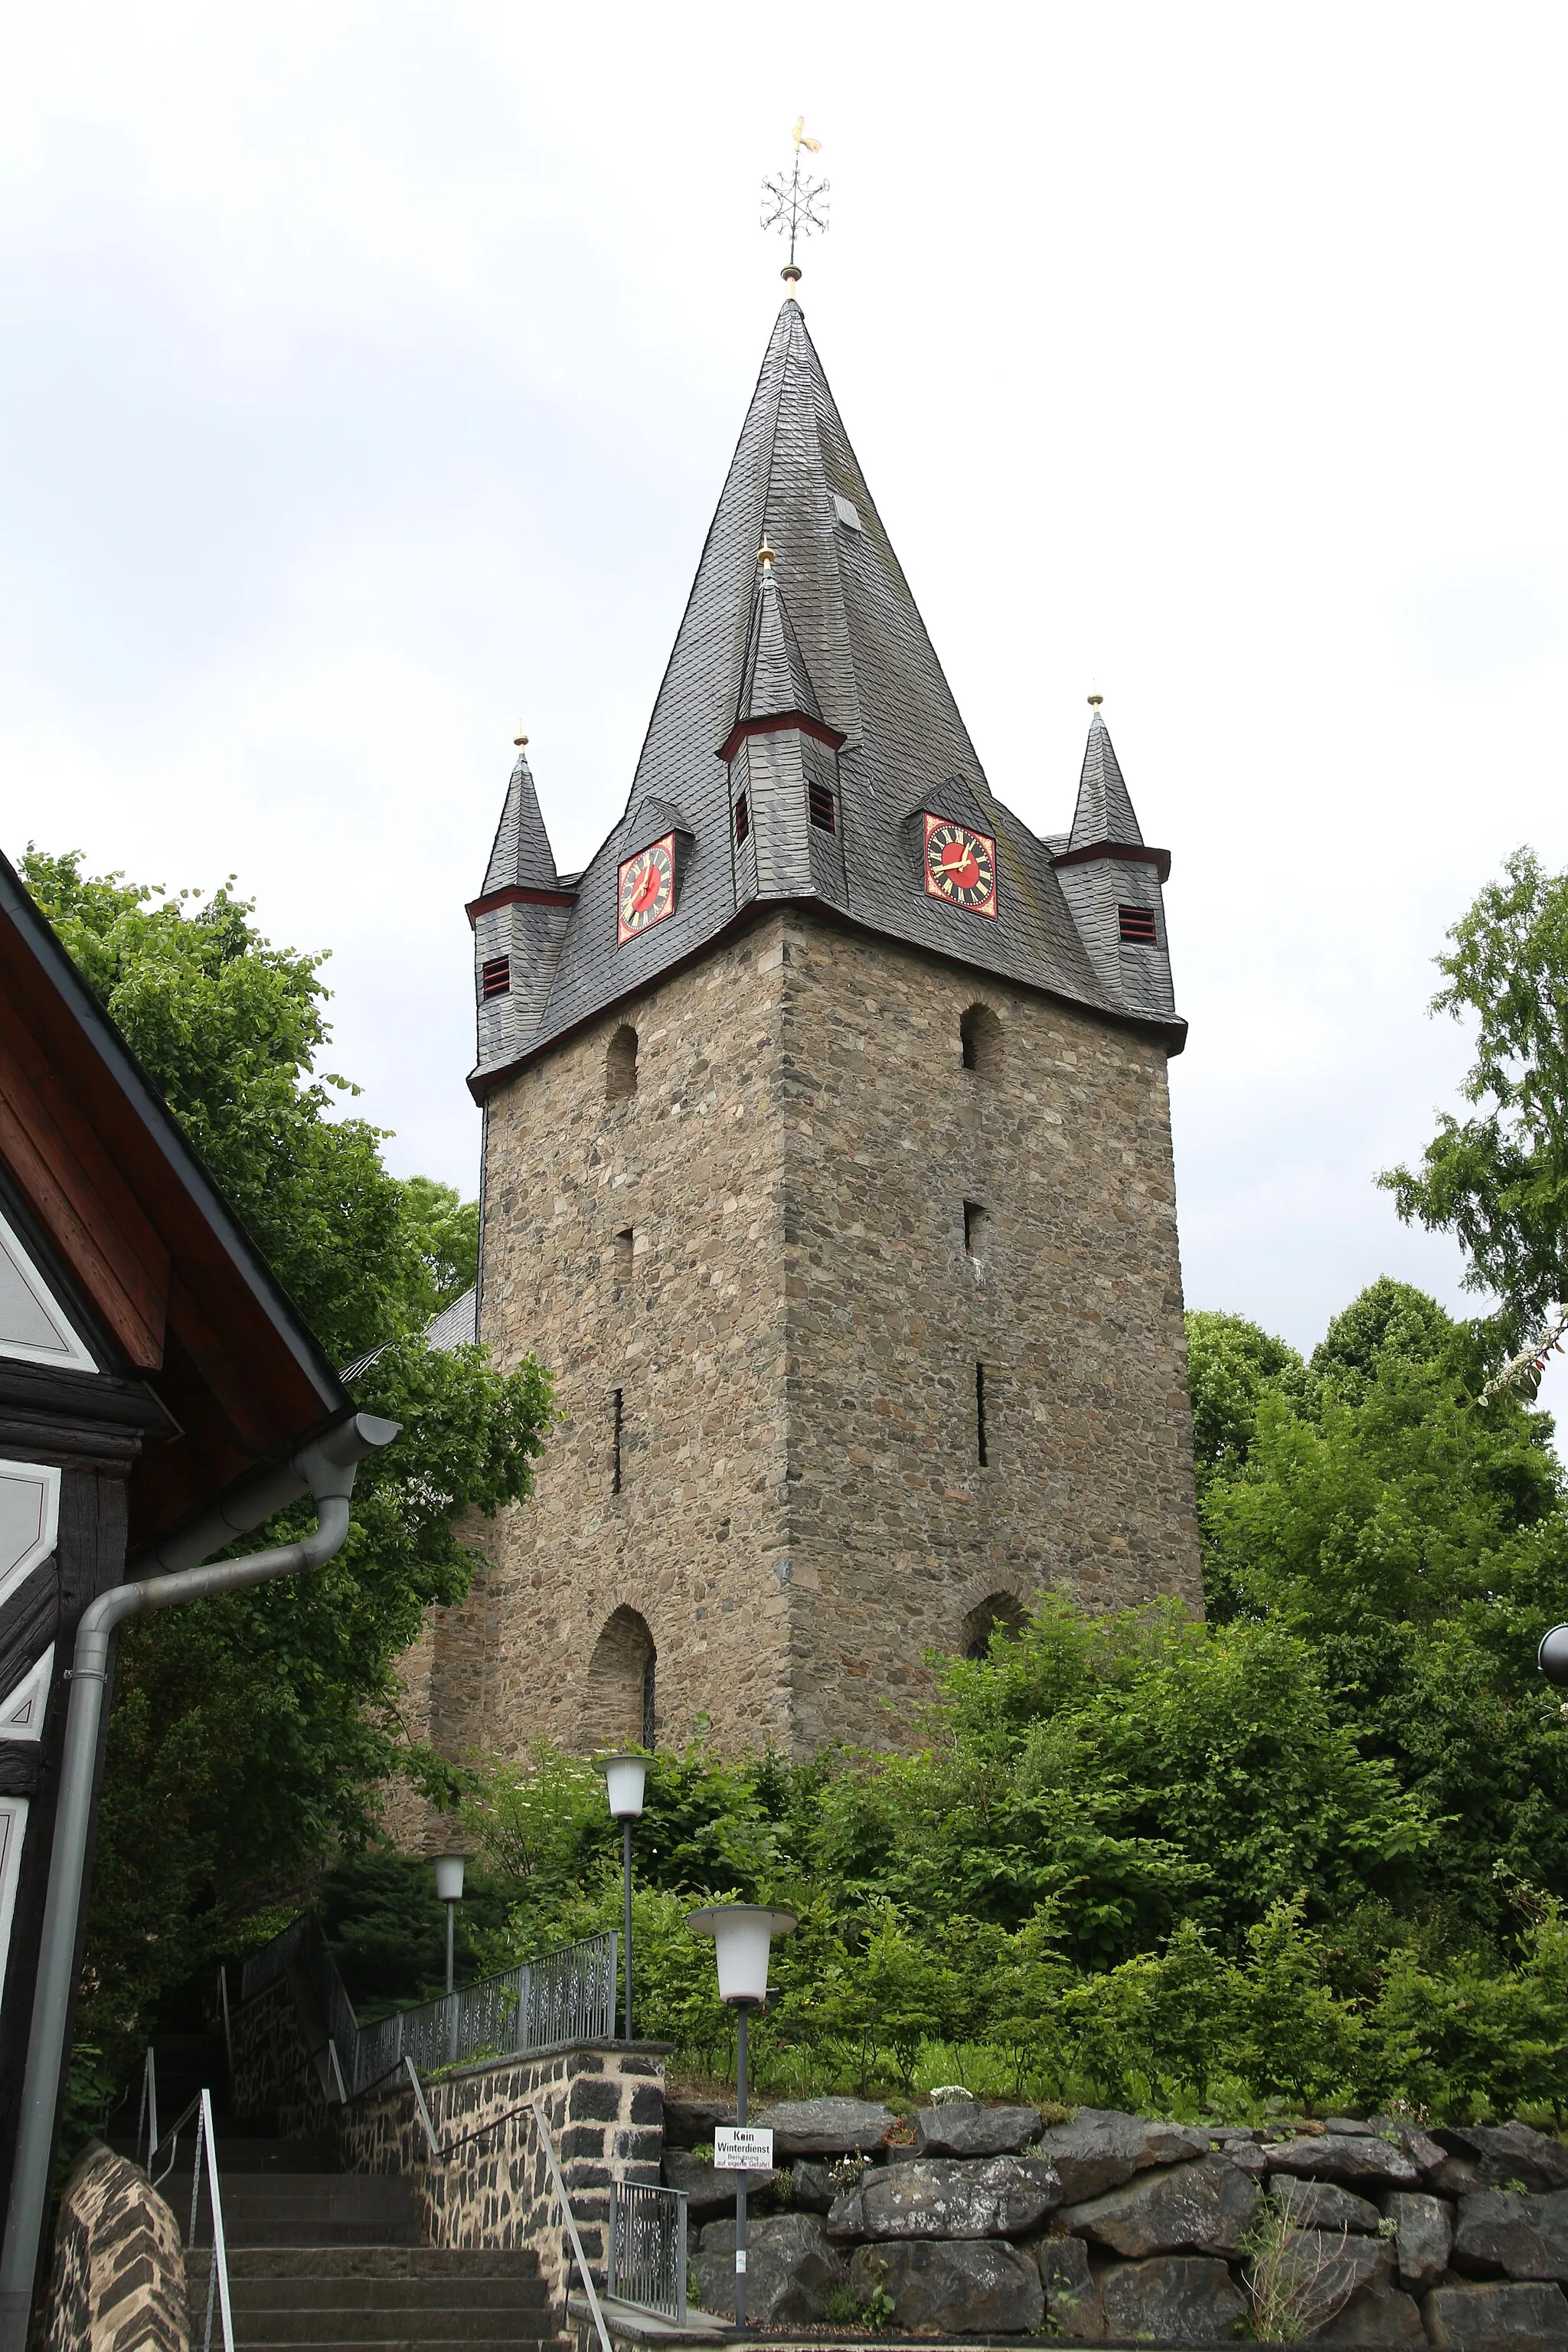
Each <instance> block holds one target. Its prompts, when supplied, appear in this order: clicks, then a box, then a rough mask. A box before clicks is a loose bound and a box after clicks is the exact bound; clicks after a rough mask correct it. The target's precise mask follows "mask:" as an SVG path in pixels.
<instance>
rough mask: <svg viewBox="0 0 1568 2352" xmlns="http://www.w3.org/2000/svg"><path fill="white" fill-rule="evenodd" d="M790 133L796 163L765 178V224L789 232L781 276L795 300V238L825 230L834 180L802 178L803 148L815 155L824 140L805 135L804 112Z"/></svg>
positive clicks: (763, 217)
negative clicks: (788, 170)
mask: <svg viewBox="0 0 1568 2352" xmlns="http://www.w3.org/2000/svg"><path fill="white" fill-rule="evenodd" d="M790 135H791V137H792V138H793V139H794V141H795V163H794V165H793V167H792V169H791V170H790V172H789V173H788V175H787V177H786V175H785V174H784V173H783V172H781V173H779V174H778V177H777V178H776V179H773V180H764V181H763V210H762V225H763V228H776V229H777V231H778V233H779V235H780V236H787V237H788V239H789V259H788V260H787V261H786V262H785V264H784V268H782V269H781V270H780V272H779V276H780V277H781V278H783V279H784V284H785V285H786V286H787V287H788V289H789V293H790V299H791V300H792V301H793V300H794V299H795V286H796V284H797V283H798V281H799V278H800V271H799V269H798V268H797V267H796V265H795V240H796V238H797V237H803V236H812V235H813V234H814V232H816V231H817V230H826V226H827V191H828V188H829V186H830V184H831V183H830V182H828V181H826V180H809V179H808V180H803V179H802V178H801V175H800V154H801V150H802V148H803V147H804V148H805V150H806V152H808V153H809V154H812V155H816V154H820V152H822V142H821V140H820V139H808V138H807V137H806V135H805V115H804V114H802V115H800V116H798V117H797V118H796V121H795V129H794V131H792V132H791V134H790Z"/></svg>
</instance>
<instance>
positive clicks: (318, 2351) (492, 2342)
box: [215, 2315, 573, 2352]
mask: <svg viewBox="0 0 1568 2352" xmlns="http://www.w3.org/2000/svg"><path fill="white" fill-rule="evenodd" d="M328 2316H329V2317H330V2316H331V2315H328ZM215 2333H216V2330H215ZM234 2340H235V2347H236V2352H265V2348H266V2347H268V2346H269V2345H274V2344H275V2345H278V2346H279V2347H280V2352H281V2347H283V2346H287V2347H288V2352H333V2347H335V2346H336V2345H338V2344H340V2343H341V2342H342V2337H341V2336H338V2335H337V2334H336V2332H335V2330H334V2329H332V2328H331V2327H329V2328H328V2329H326V2330H325V2331H324V2332H323V2333H322V2334H321V2335H320V2336H255V2335H252V2334H251V2333H250V2332H249V2330H248V2329H247V2328H242V2327H241V2326H239V2325H238V2323H236V2326H235V2338H234ZM451 2340H452V2339H451V2338H450V2336H447V2337H441V2336H421V2335H417V2334H415V2335H412V2336H405V2335H397V2336H365V2337H363V2339H360V2340H359V2342H358V2346H357V2352H438V2347H444V2346H445V2345H448V2344H450V2342H451ZM517 2344H529V2345H532V2346H538V2347H542V2352H573V2339H572V2338H571V2337H570V2336H556V2335H540V2336H519V2335H516V2334H513V2333H511V2332H510V2331H509V2332H508V2333H507V2334H506V2335H504V2336H469V2337H468V2339H467V2341H466V2344H465V2348H464V2352H511V2347H513V2346H514V2345H517Z"/></svg>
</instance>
